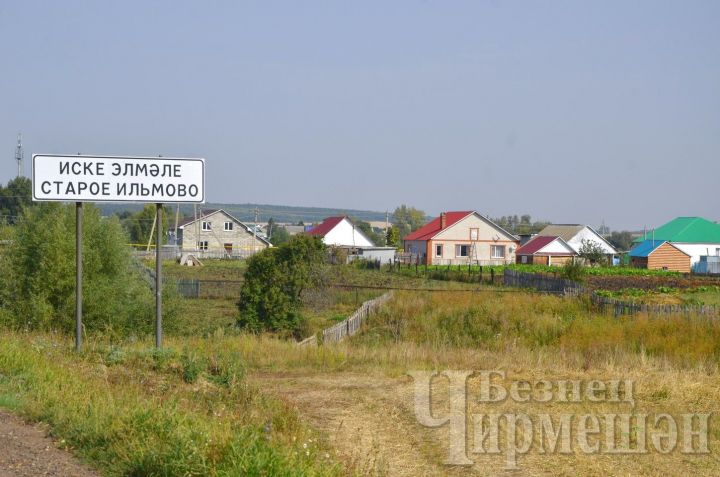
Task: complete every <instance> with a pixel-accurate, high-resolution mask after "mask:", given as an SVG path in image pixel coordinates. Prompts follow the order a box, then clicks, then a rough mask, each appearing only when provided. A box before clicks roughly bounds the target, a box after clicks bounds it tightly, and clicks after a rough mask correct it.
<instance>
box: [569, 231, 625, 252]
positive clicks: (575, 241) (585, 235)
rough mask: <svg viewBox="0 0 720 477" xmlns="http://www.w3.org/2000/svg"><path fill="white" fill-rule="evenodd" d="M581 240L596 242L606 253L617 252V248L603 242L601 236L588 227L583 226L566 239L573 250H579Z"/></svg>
mask: <svg viewBox="0 0 720 477" xmlns="http://www.w3.org/2000/svg"><path fill="white" fill-rule="evenodd" d="M583 240H589V241H591V242H595V243H597V244H598V245H600V247H602V249H603V251H604V252H605V253H606V254H608V255H613V254H616V253H617V250H615V249H614V248H612V247H611V246H610V245H608V243H607V242H605V241H604V240H603V239H602V237H600V236H598V235H597V234H596V233H595V232H593V231H592V230H590V229H589V228H588V227H584V228H583V229H582V230H580V232H578V233H577V234H576V235H575V236H574V237H573V238H572V239H571V240H569V241H568V245H570V246H571V247H572V248H573V250H575V252H580V248H581V247H582V241H583Z"/></svg>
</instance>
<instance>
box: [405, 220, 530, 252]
mask: <svg viewBox="0 0 720 477" xmlns="http://www.w3.org/2000/svg"><path fill="white" fill-rule="evenodd" d="M403 241H404V246H405V252H406V253H410V254H412V255H414V256H416V257H417V258H418V259H420V260H421V261H422V262H424V263H427V264H428V265H462V264H468V263H472V264H480V265H502V264H507V263H514V262H515V251H516V250H517V248H518V246H519V243H520V241H519V239H518V237H516V236H514V235H513V234H511V233H510V232H508V231H507V230H505V229H503V228H502V227H500V226H499V225H497V224H496V223H495V222H493V221H492V220H490V219H489V218H487V217H483V216H482V215H480V214H479V213H477V212H475V211H473V210H467V211H453V212H443V213H441V214H440V216H439V217H436V218H434V219H433V220H431V221H430V222H428V223H427V224H425V225H423V226H422V227H420V228H419V229H417V230H416V231H414V232H411V233H410V234H408V235H406V236H405V237H404V238H403Z"/></svg>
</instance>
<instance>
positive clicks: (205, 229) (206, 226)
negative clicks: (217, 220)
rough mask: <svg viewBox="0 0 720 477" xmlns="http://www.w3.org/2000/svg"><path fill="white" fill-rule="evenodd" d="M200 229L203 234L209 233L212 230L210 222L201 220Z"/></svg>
mask: <svg viewBox="0 0 720 477" xmlns="http://www.w3.org/2000/svg"><path fill="white" fill-rule="evenodd" d="M200 228H201V230H202V231H203V232H210V231H211V230H212V222H210V221H209V220H203V221H202V224H201V227H200Z"/></svg>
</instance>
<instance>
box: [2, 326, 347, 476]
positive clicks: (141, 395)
mask: <svg viewBox="0 0 720 477" xmlns="http://www.w3.org/2000/svg"><path fill="white" fill-rule="evenodd" d="M2 341H3V346H2V347H0V371H1V374H0V405H3V406H6V407H9V408H11V409H13V410H14V411H15V412H18V413H20V414H22V415H24V416H26V417H28V418H30V419H34V420H39V421H44V422H47V423H48V424H50V426H51V429H52V433H53V435H54V436H55V437H56V438H58V439H60V442H61V443H62V444H63V445H64V446H66V447H67V448H69V449H70V450H72V451H73V452H74V453H76V454H78V455H79V456H81V457H82V458H83V459H84V460H86V461H87V462H89V463H91V464H92V465H94V466H95V467H97V468H99V469H100V470H101V471H102V472H103V473H104V474H106V475H111V476H112V475H143V476H146V475H147V476H150V475H156V476H176V475H187V476H193V475H197V476H204V475H211V476H236V475H280V476H285V475H287V476H302V475H339V474H340V470H339V467H338V466H337V465H336V464H334V463H333V462H332V461H331V460H330V459H329V458H328V457H326V448H325V446H324V445H322V444H320V445H319V444H316V443H317V437H318V436H315V435H314V434H313V433H312V432H310V431H309V430H308V429H307V428H305V427H304V426H303V425H302V424H301V423H300V421H299V420H298V418H297V415H296V414H295V413H294V411H292V410H291V409H289V408H287V407H286V406H285V405H283V404H282V403H279V402H277V401H274V400H272V399H268V398H266V397H265V396H264V395H262V394H261V393H260V392H259V390H257V389H255V388H253V387H252V386H250V385H248V383H247V382H246V380H245V369H246V368H245V360H244V359H243V356H242V354H241V353H240V350H239V349H238V348H237V346H232V345H229V343H230V342H229V341H228V340H227V339H226V338H223V337H222V336H216V337H213V338H209V339H205V340H200V339H195V340H192V339H184V340H182V341H173V340H168V346H169V347H168V348H166V349H163V350H162V351H155V350H153V349H147V348H144V347H143V345H140V344H136V345H128V344H126V345H125V346H123V347H113V346H109V345H107V344H105V343H104V342H103V341H102V340H97V341H94V340H90V341H88V343H87V345H86V351H84V352H83V353H81V354H79V355H78V354H76V353H74V352H73V351H71V349H72V348H71V341H70V340H69V339H66V338H63V337H59V336H55V335H43V334H15V333H11V332H5V333H3V334H2ZM311 439H312V440H311ZM308 442H310V443H311V444H312V445H310V446H308V447H307V448H305V447H303V446H302V444H306V445H307V443H308ZM313 442H314V443H313Z"/></svg>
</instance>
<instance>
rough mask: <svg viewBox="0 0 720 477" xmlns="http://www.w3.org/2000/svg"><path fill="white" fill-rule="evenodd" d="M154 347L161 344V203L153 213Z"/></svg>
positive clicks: (158, 346)
mask: <svg viewBox="0 0 720 477" xmlns="http://www.w3.org/2000/svg"><path fill="white" fill-rule="evenodd" d="M155 215H156V217H155V220H156V224H155V229H156V231H157V235H156V239H155V347H156V348H160V347H161V346H162V261H161V260H160V244H161V239H162V204H157V213H156V214H155Z"/></svg>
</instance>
